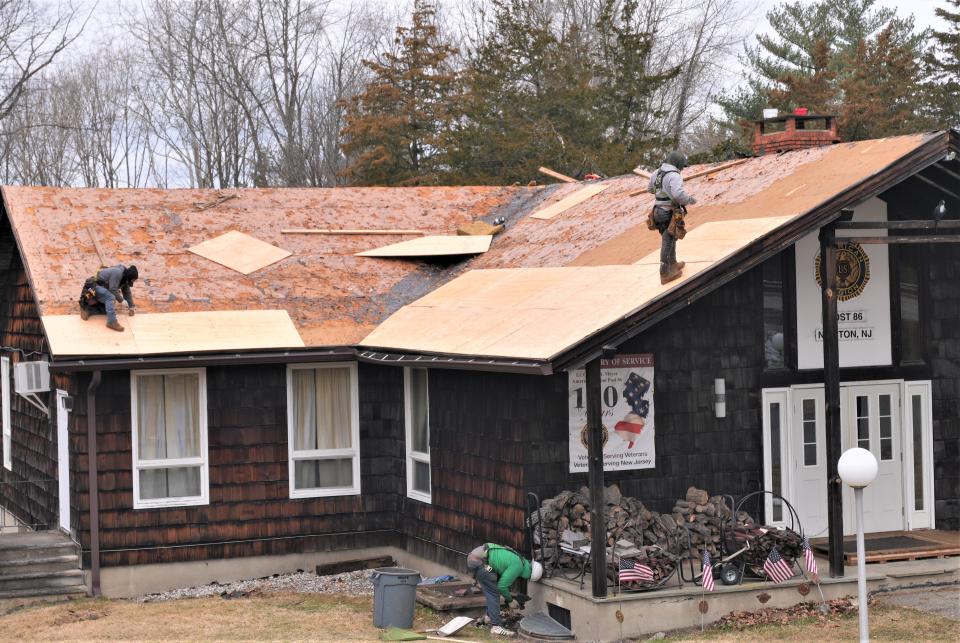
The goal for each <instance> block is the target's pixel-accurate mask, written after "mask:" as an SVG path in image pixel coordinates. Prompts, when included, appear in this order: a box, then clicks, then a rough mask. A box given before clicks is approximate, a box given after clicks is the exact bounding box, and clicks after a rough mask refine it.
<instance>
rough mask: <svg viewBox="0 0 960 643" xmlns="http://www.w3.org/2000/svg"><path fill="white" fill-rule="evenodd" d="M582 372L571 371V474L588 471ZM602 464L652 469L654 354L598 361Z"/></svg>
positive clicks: (612, 467)
mask: <svg viewBox="0 0 960 643" xmlns="http://www.w3.org/2000/svg"><path fill="white" fill-rule="evenodd" d="M586 380H587V374H586V371H585V370H583V369H581V370H577V371H572V372H571V373H570V380H569V382H570V384H569V386H570V391H569V403H570V473H586V472H587V388H586ZM600 399H601V405H600V406H601V409H602V411H603V415H602V418H603V469H604V471H622V470H627V469H653V468H654V467H655V466H656V454H655V452H654V427H653V424H654V422H653V418H654V413H653V355H652V354H649V353H646V354H642V355H618V356H617V357H614V358H612V359H601V360H600Z"/></svg>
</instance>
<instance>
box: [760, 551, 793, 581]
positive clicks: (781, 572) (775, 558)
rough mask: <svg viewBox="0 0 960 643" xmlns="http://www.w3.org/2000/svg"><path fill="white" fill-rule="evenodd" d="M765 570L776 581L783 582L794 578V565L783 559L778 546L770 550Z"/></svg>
mask: <svg viewBox="0 0 960 643" xmlns="http://www.w3.org/2000/svg"><path fill="white" fill-rule="evenodd" d="M763 571H765V572H766V573H767V577H768V578H769V579H770V580H772V581H773V582H774V583H782V582H784V581H788V580H790V579H791V578H793V566H792V565H790V563H788V562H787V561H785V560H784V559H783V556H781V555H780V552H779V551H777V548H776V547H774V548H773V549H771V550H770V555H769V556H767V560H766V561H764V563H763Z"/></svg>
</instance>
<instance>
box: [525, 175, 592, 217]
mask: <svg viewBox="0 0 960 643" xmlns="http://www.w3.org/2000/svg"><path fill="white" fill-rule="evenodd" d="M608 187H610V185H609V184H607V183H594V184H592V185H588V186H586V187H583V188H580V189H579V190H577V191H576V192H574V193H573V194H571V195H570V196H567V197H565V198H563V199H560V200H559V201H557V202H556V203H551V204H550V205H548V206H545V207H543V208H540V209H539V210H537V211H536V212H534V213H533V214H531V215H530V218H531V219H552V218H553V217H555V216H557V215H558V214H561V213H563V212H566V211H567V210H569V209H570V208H572V207H573V206H575V205H579V204H580V203H583V202H584V201H586V200H587V199H589V198H590V197H592V196H595V195H597V194H600V193H601V192H603V191H604V190H606V189H607V188H608Z"/></svg>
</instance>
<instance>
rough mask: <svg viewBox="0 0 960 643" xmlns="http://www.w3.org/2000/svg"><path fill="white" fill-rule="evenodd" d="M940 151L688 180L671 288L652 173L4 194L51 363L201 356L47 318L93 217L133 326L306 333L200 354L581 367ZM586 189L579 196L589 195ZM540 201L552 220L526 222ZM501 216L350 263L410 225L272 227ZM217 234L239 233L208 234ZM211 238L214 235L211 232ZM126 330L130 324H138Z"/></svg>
mask: <svg viewBox="0 0 960 643" xmlns="http://www.w3.org/2000/svg"><path fill="white" fill-rule="evenodd" d="M950 140H953V139H950ZM952 144H954V145H955V142H954V143H952ZM947 146H948V135H946V134H944V133H934V134H921V135H913V136H903V137H896V138H888V139H880V140H873V141H862V142H858V143H844V144H838V145H833V146H829V147H821V148H813V149H806V150H801V151H794V152H789V153H784V154H779V155H769V156H762V157H758V158H753V159H749V160H745V161H743V162H740V163H737V164H734V165H731V166H729V167H719V169H718V171H716V172H713V173H711V174H707V175H705V176H701V177H700V178H692V179H690V180H688V181H687V182H686V185H685V188H686V190H687V191H688V192H690V193H691V194H693V195H695V196H696V197H697V204H696V205H695V206H694V207H692V208H691V212H690V216H689V217H688V220H687V221H688V223H687V226H688V230H689V233H688V235H687V238H686V239H685V240H684V241H683V242H681V245H680V247H679V255H680V258H681V259H684V260H686V261H688V262H689V263H688V268H687V269H686V270H685V272H684V276H683V278H682V279H680V280H678V281H676V282H671V283H670V284H667V286H661V285H660V283H659V278H658V268H657V265H656V263H657V262H656V255H655V253H656V252H657V250H658V248H659V245H660V238H659V235H658V234H656V233H654V232H651V231H649V230H647V228H646V225H645V217H646V213H647V211H648V210H649V208H650V207H651V205H652V197H651V196H650V195H649V194H647V193H646V191H645V190H646V185H647V180H646V179H644V178H642V177H640V176H636V175H627V176H621V177H616V178H612V179H608V180H605V181H603V182H601V183H594V182H592V183H588V184H582V183H581V184H562V185H555V186H548V187H545V188H528V187H482V188H475V187H429V188H336V189H263V190H261V189H250V190H236V191H229V192H228V193H221V192H217V191H212V190H140V189H137V190H133V189H129V190H103V189H59V188H34V187H4V188H3V196H4V205H5V209H6V212H7V213H8V215H9V217H10V220H11V224H12V227H13V229H14V232H15V235H16V237H17V242H18V245H19V248H20V251H21V254H22V256H23V258H24V262H25V264H26V267H27V271H28V276H29V279H30V282H31V285H32V286H33V290H34V293H35V297H36V298H37V303H38V306H39V309H40V312H41V316H42V318H43V319H45V320H47V319H50V320H51V321H50V324H46V322H45V327H46V326H49V327H46V328H45V330H46V332H47V333H48V339H49V335H50V333H51V332H58V331H54V328H55V327H56V328H69V333H70V334H69V335H64V337H68V338H69V339H70V340H71V341H72V342H73V343H74V344H76V345H80V346H88V347H89V348H79V349H75V350H68V349H64V348H61V347H62V346H64V342H63V341H58V342H51V343H52V344H53V345H54V346H55V348H54V350H53V354H54V356H55V358H56V357H58V356H59V357H63V356H67V355H74V356H76V355H84V356H86V357H97V356H106V355H114V356H115V355H131V356H133V355H149V354H153V355H162V354H174V353H181V354H182V353H184V352H191V353H192V352H200V353H202V352H204V350H203V345H202V343H201V345H198V344H197V343H196V342H189V343H188V344H189V348H184V346H185V344H180V345H178V344H177V343H176V342H173V341H171V342H169V343H168V344H164V343H163V342H160V341H153V339H151V340H150V341H147V340H144V341H142V342H141V341H136V340H130V341H127V340H124V342H121V341H120V340H119V338H118V339H117V340H114V341H113V344H114V347H113V348H111V349H110V350H106V349H103V350H98V349H97V348H96V346H97V344H96V343H95V342H90V343H89V344H88V343H87V342H84V341H82V340H83V338H82V337H78V336H76V334H77V333H82V332H83V328H84V326H82V325H81V326H80V327H79V328H77V327H75V325H73V324H72V323H70V322H65V321H63V320H60V321H53V317H55V316H63V315H75V313H76V298H77V295H78V294H79V288H80V285H81V284H82V282H83V280H84V278H85V277H87V276H88V275H90V274H92V273H93V271H94V270H95V269H96V268H97V266H98V265H99V263H100V261H99V259H98V257H97V253H96V249H95V246H94V243H92V240H91V237H90V233H89V231H88V226H90V225H92V226H93V227H94V230H95V233H96V234H97V236H99V241H100V244H101V246H102V249H103V253H104V255H106V256H107V257H109V259H107V263H113V262H117V263H126V264H129V263H135V264H137V265H138V267H139V269H140V274H141V276H142V278H141V281H140V282H138V284H137V286H136V288H135V293H134V295H135V297H136V298H137V300H138V317H137V318H135V319H137V320H138V325H139V320H140V315H143V314H144V313H146V314H148V315H153V314H156V315H168V314H169V315H173V314H174V313H215V312H243V311H277V312H286V313H288V315H289V320H290V321H292V326H293V329H294V330H295V333H296V334H298V335H299V339H300V340H301V341H300V342H297V341H296V339H297V338H296V337H292V336H291V335H290V334H289V332H288V331H289V327H288V326H287V324H288V322H286V321H284V318H282V317H283V316H282V315H266V316H263V318H262V319H258V320H254V321H255V323H254V322H253V321H251V323H250V324H247V325H246V327H247V328H250V329H252V330H251V332H254V333H256V334H258V335H260V336H267V337H269V336H270V335H271V334H272V333H273V330H270V329H269V328H268V327H263V326H258V324H261V323H267V322H269V323H276V324H278V326H277V330H276V332H277V336H278V337H280V338H282V341H281V340H280V339H278V340H277V341H276V342H274V343H272V344H271V342H270V341H269V340H258V341H250V338H247V339H246V340H244V341H240V340H239V339H238V340H237V342H235V343H237V346H232V345H231V346H226V345H225V344H224V343H223V342H222V341H221V342H219V343H217V342H211V344H210V346H209V350H208V351H207V352H216V351H227V350H252V349H258V350H261V349H270V348H271V347H272V348H277V349H279V348H294V349H295V348H297V347H299V346H301V345H302V346H303V347H305V348H307V349H311V348H319V347H335V346H348V347H349V346H360V347H361V349H362V350H366V349H375V350H377V351H385V352H390V351H395V352H398V353H403V354H411V355H436V356H446V357H449V358H451V359H459V358H470V357H490V358H504V359H522V360H535V361H554V362H556V363H557V364H559V363H560V362H562V361H564V360H567V359H573V358H574V353H576V351H577V350H579V349H578V348H577V347H578V346H580V345H584V344H591V345H592V343H594V342H596V341H602V340H605V339H609V338H610V337H615V336H616V335H617V333H619V332H621V330H622V329H621V328H620V327H621V326H623V325H624V323H626V322H627V321H628V320H634V321H635V320H636V319H638V318H641V317H643V318H650V319H653V318H654V317H655V316H656V315H657V314H663V311H665V310H667V307H668V306H669V305H672V304H673V303H676V302H680V304H683V302H685V301H688V300H689V299H690V298H691V297H693V296H696V295H695V293H697V292H700V291H705V290H704V289H705V288H707V283H708V280H710V282H711V283H713V282H716V283H717V285H719V283H722V281H723V280H722V279H718V276H720V275H722V274H727V273H728V272H729V271H730V269H731V268H739V269H745V268H748V267H750V266H751V265H755V264H756V262H757V261H758V257H759V256H760V255H759V254H758V250H762V251H763V252H773V251H776V250H778V249H780V248H783V247H786V245H789V244H791V243H793V242H794V241H795V240H796V239H797V238H799V236H800V235H802V234H804V233H806V232H808V231H809V230H811V229H815V228H816V227H819V226H820V225H822V224H823V223H825V222H826V221H829V220H830V219H831V218H835V217H836V216H837V215H838V214H839V210H840V208H843V207H850V206H852V205H855V204H856V203H858V202H861V201H862V200H864V199H866V198H868V197H869V196H872V195H873V194H876V193H877V192H879V191H881V190H883V189H885V188H886V187H889V186H890V185H892V182H893V181H895V180H899V179H900V178H904V177H906V176H908V175H909V173H911V172H916V171H918V170H919V169H922V167H923V166H924V165H923V164H924V163H929V162H933V160H936V158H941V157H942V155H943V153H945V150H946V149H947ZM938 155H939V156H938ZM704 169H705V167H704V166H701V167H692V168H689V169H688V170H686V171H685V172H684V174H686V175H693V174H699V173H700V171H702V170H704ZM706 169H709V168H706ZM598 186H603V189H602V190H601V189H597V188H598ZM587 187H589V188H591V190H590V194H585V193H582V191H583V190H584V189H585V188H587ZM578 193H580V194H579V195H578ZM234 195H235V196H234ZM571 197H573V198H571ZM561 203H562V205H561ZM553 206H555V207H553ZM544 212H547V215H548V216H547V218H542V217H533V216H530V215H532V214H537V213H540V214H541V215H542V214H543V213H544ZM501 216H502V217H504V218H505V219H506V230H505V231H504V232H502V233H500V234H499V235H497V236H495V237H494V238H493V241H492V244H491V245H490V247H489V249H488V250H487V252H485V253H484V254H479V255H477V256H475V257H473V258H471V259H464V258H461V257H457V258H455V259H443V260H439V261H438V260H432V261H425V260H423V257H400V258H398V257H385V258H378V257H363V256H355V255H356V254H357V253H362V252H365V251H369V250H374V249H377V248H381V247H384V246H390V245H392V244H396V243H398V242H401V241H407V240H410V239H413V238H416V236H417V235H411V234H387V235H385V234H379V235H370V234H303V233H297V234H290V233H285V232H284V231H289V230H291V229H299V230H303V229H307V230H314V231H316V230H318V229H323V230H330V229H334V230H345V229H348V230H356V229H361V230H364V229H377V230H402V231H405V232H407V233H410V232H416V233H418V234H423V235H452V234H455V231H456V229H457V227H458V226H460V225H462V224H465V223H467V222H470V221H474V220H478V219H483V220H485V221H487V222H493V220H494V219H495V218H497V217H501ZM228 232H239V233H243V235H231V236H230V237H226V238H223V239H219V240H217V238H218V237H221V235H224V234H225V233H228ZM244 235H248V236H249V237H252V238H253V239H252V241H251V240H250V239H244V238H243V236H244ZM232 239H236V240H238V241H242V242H244V243H253V244H254V245H252V246H250V247H251V248H253V250H251V251H250V252H253V253H261V252H262V257H263V258H262V259H260V258H258V257H255V256H252V255H251V256H246V255H245V256H244V261H241V262H239V263H238V265H236V266H234V267H233V268H231V267H227V265H221V263H219V262H223V263H225V264H229V263H231V262H232V261H233V260H235V259H236V257H233V258H231V257H230V254H231V253H230V250H231V248H232V247H231V246H230V245H229V243H232ZM211 240H217V241H215V242H214V243H207V242H211ZM256 242H261V243H256ZM201 244H205V245H203V246H201ZM414 245H416V244H414ZM197 246H200V248H201V249H204V250H203V252H207V250H206V249H209V248H211V246H212V247H213V250H214V251H215V252H213V253H210V252H207V256H201V254H198V253H197V251H196V250H194V251H191V249H192V248H195V247H197ZM269 246H273V248H272V249H271V248H270V247H269ZM238 252H240V251H238ZM287 252H289V253H290V255H289V256H286V253H287ZM217 253H219V254H217ZM248 270H249V273H248V274H244V272H246V271H248ZM166 319H168V320H169V323H171V324H173V325H176V324H181V323H182V324H185V326H184V327H189V326H190V325H191V324H195V323H197V319H196V318H195V317H191V318H189V319H187V318H182V319H178V318H175V317H174V316H171V317H169V318H166ZM558 319H562V322H563V323H562V324H558V323H557V320H558ZM87 323H88V324H93V320H91V321H90V322H87ZM164 323H166V322H164ZM211 323H212V324H213V323H214V322H211ZM154 325H156V326H158V327H159V326H161V325H162V324H160V323H159V320H158V322H156V323H155V324H154ZM145 327H146V326H145ZM222 328H223V330H224V331H228V330H231V329H232V328H233V326H225V327H222ZM548 329H549V332H547V331H548ZM97 330H98V331H99V330H100V328H99V327H98V328H97ZM130 330H132V331H134V333H133V334H136V331H137V329H136V328H131V329H130ZM91 332H92V331H91ZM91 336H92V335H91ZM157 337H159V336H157ZM60 339H61V340H62V339H63V337H61V338H60ZM131 342H132V343H131ZM227 343H229V342H227ZM131 346H132V347H133V348H131ZM148 346H149V348H147V347H148ZM585 350H586V349H585ZM127 351H134V352H130V353H128V352H127ZM561 358H562V359H561Z"/></svg>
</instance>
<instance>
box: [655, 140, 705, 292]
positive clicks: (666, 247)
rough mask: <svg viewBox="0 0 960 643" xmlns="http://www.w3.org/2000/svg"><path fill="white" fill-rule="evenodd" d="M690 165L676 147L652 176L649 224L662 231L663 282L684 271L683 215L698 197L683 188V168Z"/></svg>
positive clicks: (661, 270) (661, 276)
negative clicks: (680, 248)
mask: <svg viewBox="0 0 960 643" xmlns="http://www.w3.org/2000/svg"><path fill="white" fill-rule="evenodd" d="M685 167H687V157H686V156H684V155H683V154H681V153H680V152H678V151H676V150H674V151H672V152H670V155H669V156H667V160H666V161H664V163H663V165H661V166H660V169H658V170H657V171H656V172H654V173H653V174H651V175H650V185H649V186H648V187H647V189H648V190H649V191H650V192H651V193H652V194H653V195H654V198H655V201H654V204H653V210H652V211H651V213H650V216H649V217H648V219H647V227H649V228H650V229H651V230H657V231H659V232H660V283H662V284H665V283H667V282H668V281H673V280H674V279H676V278H677V277H679V276H680V274H681V273H682V272H683V266H684V262H682V261H680V262H677V239H683V237H684V235H685V234H686V233H687V231H686V227H685V226H684V222H683V217H684V215H685V214H686V213H687V208H686V206H688V205H691V204H693V203H696V202H697V200H696V199H694V198H693V197H692V196H690V195H689V194H687V193H686V192H684V191H683V178H682V177H681V176H680V170H682V169H683V168H685Z"/></svg>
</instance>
